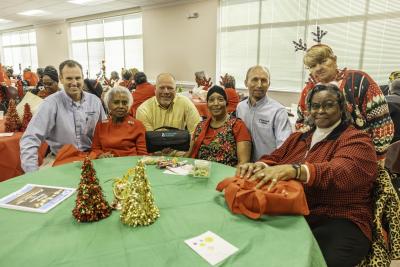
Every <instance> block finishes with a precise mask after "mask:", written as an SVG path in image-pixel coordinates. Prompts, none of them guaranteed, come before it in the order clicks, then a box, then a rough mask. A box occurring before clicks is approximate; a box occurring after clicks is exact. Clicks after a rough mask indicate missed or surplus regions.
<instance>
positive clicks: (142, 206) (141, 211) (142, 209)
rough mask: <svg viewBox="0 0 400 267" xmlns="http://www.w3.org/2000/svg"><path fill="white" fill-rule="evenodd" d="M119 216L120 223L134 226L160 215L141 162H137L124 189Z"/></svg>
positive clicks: (150, 222) (141, 224) (148, 222)
mask: <svg viewBox="0 0 400 267" xmlns="http://www.w3.org/2000/svg"><path fill="white" fill-rule="evenodd" d="M120 217H121V222H122V223H124V224H127V225H130V226H134V227H136V226H143V225H149V224H152V223H154V222H155V221H156V220H157V218H158V217H160V210H159V209H158V207H157V206H156V204H155V203H154V199H153V194H152V193H151V188H150V184H149V181H148V180H147V177H146V174H145V166H144V163H143V162H139V163H138V164H137V166H136V167H135V168H134V172H133V179H132V181H130V183H129V184H128V187H127V189H126V198H125V199H124V200H123V203H122V212H121V216H120Z"/></svg>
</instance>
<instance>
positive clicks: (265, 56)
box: [217, 0, 400, 92]
mask: <svg viewBox="0 0 400 267" xmlns="http://www.w3.org/2000/svg"><path fill="white" fill-rule="evenodd" d="M394 3H395V2H393V1H389V0H359V1H353V0H330V1H326V0H248V1H243V0H220V23H219V24H220V27H219V37H218V40H219V44H218V58H217V62H218V67H217V71H218V72H219V73H217V77H218V76H219V75H223V74H225V73H230V74H231V75H234V76H235V77H236V80H237V85H238V87H239V88H244V79H245V75H246V71H247V69H248V68H249V67H250V66H252V65H255V64H261V65H266V66H267V67H269V69H270V71H271V89H273V90H280V91H294V92H299V91H301V89H302V88H303V85H304V83H305V82H306V81H307V79H308V71H306V70H305V69H304V66H303V56H304V52H303V51H298V52H297V53H295V52H294V46H293V44H292V41H294V40H299V38H302V39H303V40H306V43H307V45H308V47H311V46H312V45H313V44H315V42H314V41H313V36H312V34H311V32H315V31H316V25H319V26H320V27H321V29H323V30H325V31H328V34H327V35H326V36H324V38H323V40H322V42H323V43H325V44H328V45H330V46H331V47H332V48H333V50H334V52H335V54H336V55H337V57H338V66H339V68H344V67H347V68H349V69H360V70H363V71H365V72H367V73H368V74H369V75H371V76H372V77H373V78H374V79H375V81H376V82H377V83H378V84H386V83H387V82H388V76H389V74H390V73H391V72H392V71H394V70H398V69H400V66H399V62H400V54H399V53H396V52H394V51H397V46H398V36H400V29H399V27H396V25H399V23H400V18H399V17H400V2H396V3H397V4H394Z"/></svg>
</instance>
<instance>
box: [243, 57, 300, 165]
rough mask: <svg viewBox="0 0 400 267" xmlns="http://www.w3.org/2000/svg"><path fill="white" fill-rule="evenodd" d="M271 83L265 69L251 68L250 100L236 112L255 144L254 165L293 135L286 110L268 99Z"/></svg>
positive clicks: (248, 83)
mask: <svg viewBox="0 0 400 267" xmlns="http://www.w3.org/2000/svg"><path fill="white" fill-rule="evenodd" d="M270 81H271V76H270V74H269V70H268V69H267V68H266V67H263V66H259V65H256V66H253V67H251V68H249V69H248V71H247V74H246V80H245V85H246V87H247V88H248V89H249V98H248V99H246V100H243V101H241V102H240V103H239V105H238V106H237V108H236V116H237V117H238V118H240V119H241V120H243V121H244V123H245V124H246V126H247V129H248V130H249V132H250V134H251V138H252V140H253V152H252V157H251V161H252V162H254V161H256V160H258V159H259V158H260V157H261V156H262V155H264V154H269V153H271V152H272V151H274V150H275V149H277V148H278V147H279V146H281V145H282V144H283V142H284V141H285V140H286V138H287V137H288V136H289V135H290V134H291V133H292V127H291V125H290V121H289V116H288V113H287V111H286V109H285V107H284V106H282V105H281V104H280V103H279V102H277V101H275V100H274V99H272V98H271V97H269V96H268V95H267V91H268V89H269V86H270Z"/></svg>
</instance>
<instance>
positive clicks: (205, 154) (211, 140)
mask: <svg viewBox="0 0 400 267" xmlns="http://www.w3.org/2000/svg"><path fill="white" fill-rule="evenodd" d="M227 103H228V100H227V96H226V93H225V91H224V89H223V88H222V87H219V86H216V85H214V86H213V87H211V88H210V89H209V90H208V92H207V106H208V110H209V112H210V114H211V117H209V118H208V119H206V120H205V121H202V122H200V123H199V124H198V125H197V127H196V130H195V132H194V134H193V139H192V142H193V144H192V148H191V150H190V152H189V155H190V156H191V157H192V158H198V159H205V160H210V161H216V162H219V163H223V164H227V165H230V166H236V165H237V164H242V163H246V162H249V160H250V153H251V136H250V134H249V132H248V130H247V128H246V125H245V124H244V123H243V122H242V121H241V120H240V119H238V118H235V117H231V116H229V114H228V113H227Z"/></svg>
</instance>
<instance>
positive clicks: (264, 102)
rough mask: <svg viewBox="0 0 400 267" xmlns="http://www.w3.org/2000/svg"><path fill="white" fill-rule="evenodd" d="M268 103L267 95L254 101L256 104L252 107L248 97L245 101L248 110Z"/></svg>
mask: <svg viewBox="0 0 400 267" xmlns="http://www.w3.org/2000/svg"><path fill="white" fill-rule="evenodd" d="M268 101H269V100H268V97H267V95H265V96H264V97H263V98H261V99H260V100H258V101H256V104H255V105H254V106H252V105H251V103H250V97H249V98H248V99H247V104H248V105H249V107H250V108H252V107H255V108H257V107H259V106H262V105H264V104H266V103H268Z"/></svg>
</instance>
